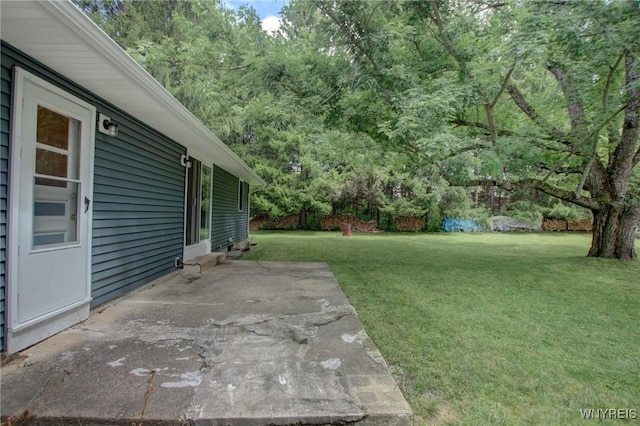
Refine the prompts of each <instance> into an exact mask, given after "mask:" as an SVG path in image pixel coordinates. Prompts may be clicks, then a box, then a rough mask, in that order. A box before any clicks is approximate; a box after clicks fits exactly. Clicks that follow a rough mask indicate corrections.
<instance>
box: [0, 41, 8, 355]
mask: <svg viewBox="0 0 640 426" xmlns="http://www.w3.org/2000/svg"><path fill="white" fill-rule="evenodd" d="M3 50H4V46H3ZM0 64H1V67H0V351H1V350H4V348H5V328H6V322H7V321H6V305H7V302H6V294H7V291H6V281H7V280H6V271H7V208H8V205H9V200H8V198H7V197H8V195H9V187H8V185H9V140H10V138H9V134H10V128H9V127H10V123H11V68H10V67H9V65H8V64H7V62H6V61H5V58H4V56H2V60H1V62H0Z"/></svg>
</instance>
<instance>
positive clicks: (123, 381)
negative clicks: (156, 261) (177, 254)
mask: <svg viewBox="0 0 640 426" xmlns="http://www.w3.org/2000/svg"><path fill="white" fill-rule="evenodd" d="M25 354H29V355H28V358H27V359H26V360H20V361H14V362H13V363H11V364H9V365H8V366H5V367H3V369H2V395H1V402H2V404H1V405H2V416H3V418H4V417H6V416H8V415H21V414H23V413H24V412H25V411H28V413H29V416H33V418H32V421H33V422H34V423H35V424H37V423H41V424H52V423H53V424H69V423H74V424H75V423H77V422H78V421H80V422H82V424H83V425H90V424H93V425H108V424H127V425H131V424H132V422H136V424H138V422H140V421H141V420H144V424H206V425H267V424H273V425H290V424H291V425H293V424H345V423H358V424H365V425H409V424H411V422H412V413H411V410H410V408H409V406H408V404H407V403H406V401H405V400H404V398H403V396H402V394H401V392H400V390H399V389H398V387H397V386H396V383H395V381H394V380H393V378H392V376H391V374H390V372H389V368H388V367H387V365H386V363H385V361H384V359H383V358H382V356H381V355H380V353H379V351H378V350H377V349H376V347H375V346H374V344H373V343H372V342H371V340H370V339H369V337H368V336H367V334H366V332H365V331H364V329H363V327H362V324H361V322H360V320H359V319H358V317H357V314H356V312H355V310H354V309H353V307H352V306H351V305H350V304H349V302H348V301H347V299H346V297H345V296H344V293H343V292H342V290H341V289H340V287H339V285H338V283H337V281H336V279H335V278H334V276H333V274H332V272H331V270H330V269H329V267H328V266H327V265H326V264H324V263H289V262H245V261H231V262H227V263H225V264H223V265H220V266H218V267H216V268H214V269H212V270H211V271H209V272H207V273H205V274H203V275H202V276H201V277H200V278H199V279H195V280H194V279H192V278H189V277H185V276H184V275H181V274H178V273H176V274H172V275H170V276H169V277H167V278H165V279H162V280H160V281H157V282H155V283H153V284H151V285H148V286H146V287H145V288H143V289H142V290H141V291H136V292H134V293H133V294H131V295H130V296H128V297H126V298H123V299H120V300H118V301H117V302H116V303H113V304H111V305H108V306H106V307H101V308H98V309H97V310H94V311H93V312H92V314H91V317H90V318H89V319H88V320H87V321H85V322H83V323H81V324H78V325H77V326H75V327H73V328H71V329H69V330H66V331H64V332H62V333H60V334H58V335H57V336H54V337H52V338H50V339H48V340H46V341H45V342H43V343H40V344H38V345H36V346H34V347H32V348H30V349H28V350H26V351H25Z"/></svg>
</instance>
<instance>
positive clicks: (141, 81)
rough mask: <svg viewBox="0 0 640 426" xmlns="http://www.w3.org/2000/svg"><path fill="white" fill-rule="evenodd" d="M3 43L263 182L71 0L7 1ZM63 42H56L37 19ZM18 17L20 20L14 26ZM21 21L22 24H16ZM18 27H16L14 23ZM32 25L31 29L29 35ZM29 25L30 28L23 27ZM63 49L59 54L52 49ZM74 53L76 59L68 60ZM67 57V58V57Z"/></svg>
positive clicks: (249, 178) (192, 149)
mask: <svg viewBox="0 0 640 426" xmlns="http://www.w3.org/2000/svg"><path fill="white" fill-rule="evenodd" d="M0 5H1V7H2V10H1V16H2V39H3V40H5V41H6V42H7V43H9V44H11V45H13V46H14V47H16V48H18V49H20V50H22V51H23V52H25V53H26V54H27V55H29V56H31V57H33V58H34V59H36V60H38V61H40V62H41V63H43V64H44V65H46V66H48V67H50V68H51V69H53V70H55V71H56V72H58V73H60V74H62V75H64V76H65V77H67V78H69V79H70V80H72V81H74V82H76V83H77V84H79V85H81V86H82V87H84V88H85V89H87V90H89V91H91V92H93V93H94V94H96V95H97V96H100V97H101V98H103V99H105V100H106V101H108V102H110V103H111V104H113V105H115V106H116V107H118V108H120V109H122V110H123V111H125V112H127V113H128V114H131V115H132V116H134V117H136V118H137V119H138V120H140V121H142V122H144V123H146V124H148V125H149V126H151V127H153V128H154V129H155V130H157V131H159V132H160V133H163V134H165V135H166V136H168V137H169V138H171V139H173V140H175V141H176V142H178V143H180V144H181V145H183V146H186V147H187V148H188V149H189V151H190V152H195V153H198V154H199V155H200V156H204V157H205V158H201V159H202V160H204V161H210V162H212V163H214V164H215V165H216V166H219V167H221V168H222V169H225V170H226V171H227V172H229V173H231V174H233V175H235V176H236V177H238V178H240V179H241V180H243V181H245V182H247V183H249V184H250V185H251V186H253V187H262V186H264V185H265V182H264V181H263V180H262V179H261V178H260V176H258V175H257V174H256V173H255V172H254V171H253V170H252V169H251V168H250V167H249V166H248V165H247V164H246V163H245V162H244V161H242V159H240V158H239V157H238V156H237V155H236V154H235V153H234V152H233V151H231V149H229V147H227V146H226V145H225V144H224V143H223V142H222V141H221V140H220V139H218V137H217V136H216V135H215V134H214V133H213V132H212V131H211V130H209V129H208V128H207V127H206V126H205V125H204V124H202V122H200V120H198V119H197V118H196V117H195V116H194V115H193V114H192V113H191V112H190V111H189V110H188V109H187V108H186V107H185V106H184V105H182V104H181V103H180V102H179V101H178V100H177V99H176V98H174V97H173V95H171V94H170V93H169V92H168V91H167V90H166V89H165V88H164V87H162V85H160V83H158V82H157V81H156V80H155V79H154V78H153V77H152V76H151V75H150V74H149V73H148V72H147V71H146V70H145V69H144V68H142V66H140V65H139V64H138V63H137V62H136V61H135V60H134V59H133V58H131V56H129V55H128V54H127V53H126V52H125V51H124V50H122V48H120V46H119V45H118V44H117V43H116V42H115V41H114V40H113V39H111V38H110V37H109V36H108V35H107V34H106V33H105V32H104V31H102V29H101V28H100V27H98V26H97V25H96V24H95V23H94V22H93V21H91V19H89V18H88V17H87V16H86V15H84V13H82V12H81V11H80V10H79V9H78V8H76V6H75V5H74V4H73V3H71V1H68V0H65V1H59V0H48V1H19V2H14V1H7V0H2V2H0ZM27 10H28V12H29V13H30V14H33V16H36V17H37V18H46V26H47V27H48V29H49V30H50V31H54V32H55V31H57V32H59V33H61V34H63V36H64V38H65V44H64V45H61V44H60V45H58V44H54V43H52V41H51V39H50V38H51V37H47V32H46V31H38V28H35V26H37V25H38V24H37V23H38V21H37V19H32V18H33V16H32V15H29V16H28V18H29V19H27V18H25V19H21V18H22V17H23V15H25V13H26V12H27ZM12 19H14V20H16V22H13V23H12V22H11V20H12ZM18 20H20V21H19V22H18ZM11 24H14V25H11ZM29 25H33V26H34V28H33V31H29V30H30V29H29V28H28V26H29ZM25 26H27V28H25ZM55 49H60V51H61V54H60V55H56V54H55V52H54V50H55ZM70 50H73V52H72V53H73V61H70V60H68V58H69V56H68V55H69V53H68V52H69V51H70ZM65 55H67V56H66V58H65Z"/></svg>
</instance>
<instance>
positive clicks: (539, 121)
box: [506, 84, 573, 146]
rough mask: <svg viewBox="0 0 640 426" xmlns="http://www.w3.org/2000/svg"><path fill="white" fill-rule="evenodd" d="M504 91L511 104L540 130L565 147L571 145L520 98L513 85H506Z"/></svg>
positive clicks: (520, 95)
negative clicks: (507, 94)
mask: <svg viewBox="0 0 640 426" xmlns="http://www.w3.org/2000/svg"><path fill="white" fill-rule="evenodd" d="M506 90H507V92H509V95H511V99H513V102H515V104H516V105H517V106H518V108H520V110H521V111H522V112H524V113H525V115H526V116H527V117H529V118H530V119H531V121H533V122H534V123H536V124H537V125H538V126H540V127H542V129H544V130H545V131H546V132H548V133H549V135H551V137H553V138H554V139H555V140H557V141H558V142H560V143H562V144H564V145H567V146H572V145H573V144H572V143H571V142H569V141H568V140H567V138H566V136H565V134H564V133H563V132H561V131H560V130H559V129H557V128H555V127H553V126H552V125H551V124H549V123H548V122H547V120H545V119H544V118H543V117H542V116H541V115H540V114H538V113H537V112H536V110H535V109H534V108H533V106H531V104H529V102H527V101H526V99H525V98H524V96H522V93H520V90H518V88H517V87H516V86H515V85H513V84H509V85H507V87H506Z"/></svg>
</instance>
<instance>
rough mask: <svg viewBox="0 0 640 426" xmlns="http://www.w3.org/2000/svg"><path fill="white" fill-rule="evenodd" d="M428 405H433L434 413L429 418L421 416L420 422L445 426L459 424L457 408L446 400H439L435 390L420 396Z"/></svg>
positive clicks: (434, 425)
mask: <svg viewBox="0 0 640 426" xmlns="http://www.w3.org/2000/svg"><path fill="white" fill-rule="evenodd" d="M420 399H421V400H422V402H423V404H424V405H425V406H427V407H433V408H434V410H433V412H434V414H432V415H431V416H429V417H427V418H421V419H420V423H419V424H424V425H433V426H444V425H453V424H458V422H459V419H458V413H457V411H456V409H455V408H454V407H453V406H452V405H451V404H449V403H447V402H446V401H439V398H438V396H437V394H436V392H435V391H431V392H425V393H424V394H422V397H421V398H420Z"/></svg>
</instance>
